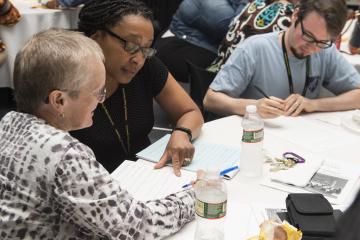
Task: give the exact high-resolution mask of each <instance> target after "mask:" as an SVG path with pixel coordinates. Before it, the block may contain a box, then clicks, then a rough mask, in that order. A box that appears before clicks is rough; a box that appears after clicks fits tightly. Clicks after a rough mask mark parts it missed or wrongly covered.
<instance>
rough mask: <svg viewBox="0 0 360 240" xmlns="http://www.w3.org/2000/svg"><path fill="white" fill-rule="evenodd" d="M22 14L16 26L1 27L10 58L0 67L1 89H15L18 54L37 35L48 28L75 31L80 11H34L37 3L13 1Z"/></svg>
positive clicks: (1, 34)
mask: <svg viewBox="0 0 360 240" xmlns="http://www.w3.org/2000/svg"><path fill="white" fill-rule="evenodd" d="M12 2H13V4H14V5H15V6H16V7H17V8H18V10H19V11H20V13H21V19H20V21H19V22H18V23H17V24H16V25H14V26H10V27H7V26H0V39H1V40H2V41H4V42H5V44H6V46H7V53H8V58H7V60H6V62H5V63H4V64H3V65H2V66H1V67H0V87H11V88H12V87H13V83H12V75H13V70H14V61H15V56H16V53H17V52H18V51H19V50H20V49H21V48H22V46H23V45H24V43H25V42H26V41H27V40H28V39H29V38H30V37H31V36H32V35H33V34H35V33H37V32H39V31H42V30H45V29H48V28H52V27H54V28H66V29H75V28H76V27H77V19H78V13H79V9H68V10H51V9H33V8H31V6H33V5H36V1H24V0H23V1H21V0H12Z"/></svg>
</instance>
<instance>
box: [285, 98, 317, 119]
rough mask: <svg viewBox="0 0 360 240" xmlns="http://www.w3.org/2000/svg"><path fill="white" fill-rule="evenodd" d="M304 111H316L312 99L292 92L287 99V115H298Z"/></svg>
mask: <svg viewBox="0 0 360 240" xmlns="http://www.w3.org/2000/svg"><path fill="white" fill-rule="evenodd" d="M303 111H304V112H313V111H314V106H313V104H312V101H311V100H310V99H307V98H305V97H303V96H301V95H300V94H291V95H290V96H289V97H287V98H286V99H285V116H292V117H296V116H298V115H299V114H300V113H301V112H303Z"/></svg>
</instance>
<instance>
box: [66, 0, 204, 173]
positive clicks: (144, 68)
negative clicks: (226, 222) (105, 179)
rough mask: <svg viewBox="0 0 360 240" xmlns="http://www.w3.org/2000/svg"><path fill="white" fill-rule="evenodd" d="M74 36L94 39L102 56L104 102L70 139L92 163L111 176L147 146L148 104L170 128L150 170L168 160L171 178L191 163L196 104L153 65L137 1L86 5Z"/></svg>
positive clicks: (149, 30) (149, 20) (148, 24)
mask: <svg viewBox="0 0 360 240" xmlns="http://www.w3.org/2000/svg"><path fill="white" fill-rule="evenodd" d="M78 27H79V31H81V32H84V33H85V35H86V36H89V37H91V38H92V39H94V40H95V41H96V42H97V43H98V44H99V45H100V47H101V48H102V50H103V52H104V55H105V68H106V89H107V94H106V100H105V102H104V103H103V104H100V105H99V107H98V108H97V109H96V111H95V113H94V124H93V126H92V127H91V128H87V129H83V130H80V131H77V132H73V133H72V135H73V136H75V137H76V138H78V139H79V140H80V141H82V142H84V143H85V144H87V145H88V146H90V147H91V148H92V149H93V150H94V152H95V155H96V158H97V159H98V161H99V162H100V163H101V164H103V166H104V167H105V168H106V169H107V170H108V171H113V170H114V169H115V168H116V167H117V166H118V165H119V164H121V162H122V161H123V160H124V159H134V158H135V154H136V153H137V152H139V151H140V150H142V149H143V148H145V147H147V146H148V145H149V144H150V140H149V138H148V134H149V133H150V131H151V130H152V128H153V125H154V112H153V100H155V101H157V102H158V103H159V105H160V106H161V107H162V108H163V109H164V110H165V112H166V113H167V114H168V115H169V116H170V118H171V119H172V120H173V122H174V124H175V125H176V127H175V128H174V131H173V132H172V134H171V137H170V140H169V142H168V144H167V147H166V149H165V152H164V154H163V156H162V158H161V160H160V162H159V164H157V165H156V168H160V167H162V166H164V165H165V164H166V163H167V161H168V160H170V159H172V163H173V167H174V173H175V174H176V175H177V176H179V175H180V168H181V166H183V165H184V164H187V163H189V162H190V161H191V159H192V157H193V155H194V146H193V145H192V143H191V141H192V140H193V139H195V138H196V137H197V136H198V135H199V133H200V129H201V126H202V124H203V118H202V115H201V112H200V110H199V109H198V107H197V106H196V104H195V103H194V102H193V101H192V100H191V98H190V97H189V96H188V95H187V93H186V92H185V91H184V90H183V89H182V87H181V86H180V85H179V84H178V83H177V82H176V80H175V79H174V78H173V77H172V75H171V74H170V73H169V72H168V70H167V69H166V67H165V66H164V64H163V63H162V62H161V61H160V60H159V59H157V58H156V57H155V56H154V55H155V52H156V51H155V49H153V48H152V47H151V46H152V42H153V38H154V28H153V17H152V12H151V11H150V9H149V8H148V7H146V5H145V4H144V3H143V2H140V1H137V0H116V1H114V0H90V1H88V2H87V3H86V4H85V5H84V7H83V8H82V9H81V11H80V14H79V26H78Z"/></svg>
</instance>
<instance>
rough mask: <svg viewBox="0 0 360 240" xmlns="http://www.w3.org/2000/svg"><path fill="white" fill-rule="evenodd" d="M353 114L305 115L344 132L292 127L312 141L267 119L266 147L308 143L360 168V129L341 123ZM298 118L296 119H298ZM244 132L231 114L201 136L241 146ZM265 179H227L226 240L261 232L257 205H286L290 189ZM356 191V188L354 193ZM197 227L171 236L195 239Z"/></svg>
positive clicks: (327, 155) (300, 146)
mask: <svg viewBox="0 0 360 240" xmlns="http://www.w3.org/2000/svg"><path fill="white" fill-rule="evenodd" d="M349 114H352V113H351V112H340V113H316V114H309V115H306V116H304V120H306V121H308V122H309V123H311V124H318V126H319V128H320V127H321V128H322V129H326V130H329V131H331V135H332V136H341V138H340V139H339V138H334V139H331V138H330V139H328V138H327V136H326V134H328V132H327V133H325V132H317V133H314V132H307V131H309V129H306V128H305V129H304V127H303V126H298V127H296V128H294V129H291V131H294V132H295V133H296V135H298V137H299V136H301V135H304V136H306V135H307V134H308V135H309V142H297V139H294V141H292V140H291V141H288V140H287V138H288V136H286V135H287V133H288V132H287V133H286V132H282V131H281V130H280V129H279V130H277V129H276V127H274V126H275V125H274V123H273V122H272V121H266V122H265V141H264V147H265V148H267V149H272V150H278V151H280V152H284V151H288V150H290V149H291V150H294V151H297V150H299V149H302V151H306V147H308V149H309V151H313V150H315V151H316V152H317V153H318V154H321V155H322V156H323V157H324V158H335V159H336V160H339V161H347V162H349V163H352V164H354V166H356V167H357V168H360V161H359V159H358V156H359V154H360V149H359V147H358V146H359V142H360V141H359V140H360V138H359V136H360V135H359V133H353V132H350V131H348V130H346V129H345V128H343V127H342V126H341V124H340V123H341V119H342V118H343V117H345V116H348V115H349ZM294 119H295V118H294ZM289 121H292V119H289ZM294 121H296V119H295V120H294ZM241 136H242V128H241V118H240V117H238V116H231V117H226V118H222V119H219V120H215V121H212V122H208V123H206V124H205V125H204V127H203V130H202V133H201V135H200V137H199V138H202V139H206V140H207V141H210V142H213V143H219V144H227V145H231V146H240V144H241ZM324 138H326V139H325V141H324V140H323V139H324ZM299 140H300V138H299ZM317 140H319V141H321V142H322V141H324V144H326V145H324V146H321V144H319V145H318V146H314V148H316V149H312V148H313V147H312V145H309V144H308V143H310V142H311V143H314V145H317V144H316V143H317ZM342 143H344V144H342ZM334 146H335V147H334ZM138 162H140V163H141V164H149V165H152V164H153V163H150V162H147V161H144V160H138ZM266 175H267V169H266V167H265V174H264V176H263V178H265V177H266ZM262 180H263V179H262V178H258V179H253V178H247V177H245V176H243V174H242V172H241V171H240V172H239V173H238V175H236V176H235V177H234V179H232V180H230V181H226V183H227V189H228V208H227V210H228V211H227V216H226V219H225V239H226V240H232V239H234V240H235V239H246V238H247V237H249V236H252V235H256V234H258V231H259V229H258V227H257V224H258V220H257V219H256V217H255V216H254V212H253V209H254V207H253V206H257V205H258V206H267V207H274V206H277V207H279V206H281V207H285V199H286V196H287V193H286V192H283V191H280V190H276V189H272V188H268V187H265V186H262V185H260V182H261V181H262ZM355 192H356V189H355V191H354V193H355ZM352 197H353V196H349V199H348V202H347V203H345V204H344V205H343V206H337V208H340V209H344V208H345V207H346V206H348V205H349V204H350V203H351V200H352ZM250 206H252V207H250ZM195 228H196V221H193V222H191V223H189V224H187V225H186V226H185V227H184V228H183V229H181V230H180V231H179V232H178V233H176V234H175V235H173V236H170V237H169V238H168V239H193V237H194V232H195Z"/></svg>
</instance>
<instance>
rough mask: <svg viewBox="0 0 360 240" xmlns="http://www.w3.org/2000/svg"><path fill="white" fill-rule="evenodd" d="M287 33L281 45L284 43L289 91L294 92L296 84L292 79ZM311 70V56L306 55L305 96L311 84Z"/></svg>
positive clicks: (303, 92)
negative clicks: (286, 43) (286, 44)
mask: <svg viewBox="0 0 360 240" xmlns="http://www.w3.org/2000/svg"><path fill="white" fill-rule="evenodd" d="M285 33H286V32H284V34H283V35H282V39H281V45H282V50H283V57H284V62H285V66H286V71H287V75H288V81H289V92H290V94H293V93H294V86H293V81H292V75H291V69H290V63H289V57H288V54H287V51H286V46H285ZM309 72H310V56H308V57H306V79H305V85H304V89H303V91H302V94H301V95H302V96H304V97H305V95H306V91H307V89H308V87H309V84H310V77H309Z"/></svg>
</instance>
